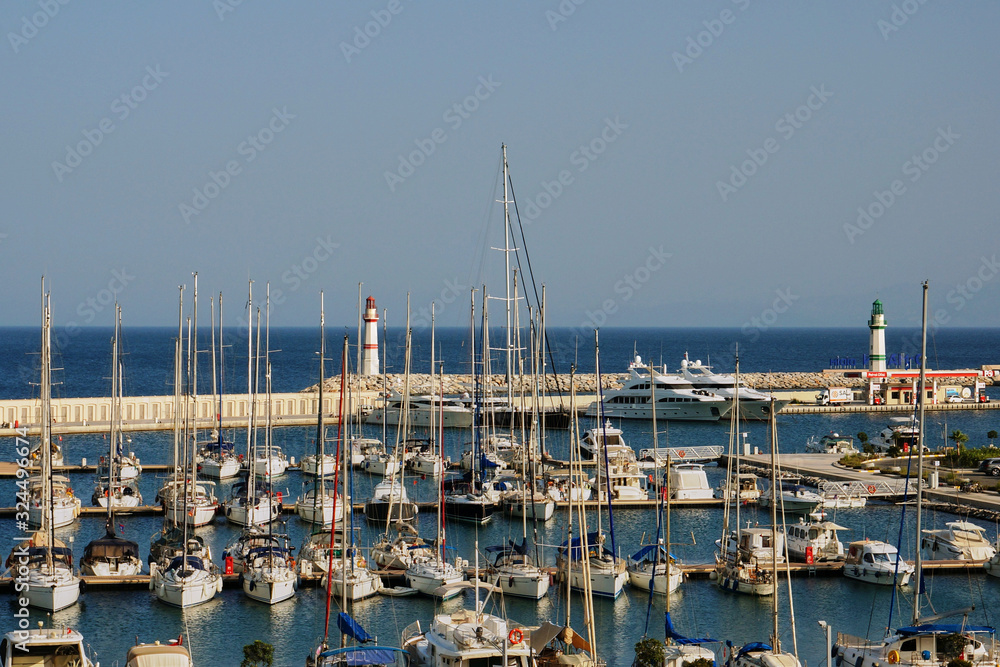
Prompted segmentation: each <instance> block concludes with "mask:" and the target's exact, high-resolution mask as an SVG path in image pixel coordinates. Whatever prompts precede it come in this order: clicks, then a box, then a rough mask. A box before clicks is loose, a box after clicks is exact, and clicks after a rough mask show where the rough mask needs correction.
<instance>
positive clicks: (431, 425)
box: [427, 301, 444, 473]
mask: <svg viewBox="0 0 1000 667" xmlns="http://www.w3.org/2000/svg"><path fill="white" fill-rule="evenodd" d="M430 383H431V389H430V392H429V393H430V397H431V401H430V414H429V415H428V420H427V421H428V427H427V430H428V435H429V436H430V440H431V454H434V452H435V443H434V396H435V394H434V302H433V301H431V375H430ZM439 407H440V408H442V410H443V409H444V405H440V406H439ZM441 472H442V473H443V472H444V471H443V470H442V471H441Z"/></svg>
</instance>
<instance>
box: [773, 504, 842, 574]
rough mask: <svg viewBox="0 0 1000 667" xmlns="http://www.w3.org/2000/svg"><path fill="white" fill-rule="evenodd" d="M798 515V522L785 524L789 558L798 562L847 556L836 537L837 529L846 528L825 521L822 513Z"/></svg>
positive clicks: (821, 560) (836, 559)
mask: <svg viewBox="0 0 1000 667" xmlns="http://www.w3.org/2000/svg"><path fill="white" fill-rule="evenodd" d="M809 519H810V520H809V521H808V522H807V521H806V520H805V517H799V522H798V523H789V524H787V525H786V526H785V541H786V542H787V544H788V558H789V560H793V561H798V562H800V563H808V564H810V565H811V564H813V563H820V562H826V561H842V560H844V558H846V557H847V554H846V552H845V551H844V543H843V542H841V541H840V539H839V538H838V537H837V531H838V530H848V529H847V528H845V527H844V526H838V525H837V524H835V523H833V522H832V521H827V520H826V519H825V515H824V514H822V513H818V512H817V513H813V514H810V515H809Z"/></svg>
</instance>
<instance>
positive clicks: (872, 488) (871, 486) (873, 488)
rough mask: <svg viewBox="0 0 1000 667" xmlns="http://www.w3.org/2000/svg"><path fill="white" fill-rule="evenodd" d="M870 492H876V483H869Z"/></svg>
mask: <svg viewBox="0 0 1000 667" xmlns="http://www.w3.org/2000/svg"><path fill="white" fill-rule="evenodd" d="M868 493H875V485H874V484H869V485H868Z"/></svg>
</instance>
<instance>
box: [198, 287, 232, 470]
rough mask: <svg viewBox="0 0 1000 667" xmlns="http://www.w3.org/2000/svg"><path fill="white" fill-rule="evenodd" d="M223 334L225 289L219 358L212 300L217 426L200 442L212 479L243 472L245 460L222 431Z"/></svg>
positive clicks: (201, 465)
mask: <svg viewBox="0 0 1000 667" xmlns="http://www.w3.org/2000/svg"><path fill="white" fill-rule="evenodd" d="M224 340H225V339H224V338H223V335H222V292H219V346H218V350H219V354H218V362H217V361H216V353H215V350H216V345H215V303H214V302H213V303H212V395H213V396H215V401H216V409H215V429H214V432H213V433H212V436H213V439H212V440H210V441H209V442H207V443H204V444H202V445H201V449H200V452H199V454H200V456H201V461H200V462H199V464H198V469H199V471H200V472H201V474H202V475H204V476H205V477H211V478H212V479H230V478H232V477H236V476H237V475H239V474H240V470H241V469H242V467H243V462H242V461H241V460H240V457H239V456H237V455H236V451H235V447H234V446H233V443H232V442H230V441H227V440H226V439H225V437H224V436H223V434H222V391H223V390H222V389H221V388H220V384H221V383H220V382H219V381H218V380H219V373H218V372H217V369H218V368H222V369H223V373H222V376H223V377H222V380H223V382H224V380H225V368H226V364H225V361H224V355H225V349H226V346H225V344H224Z"/></svg>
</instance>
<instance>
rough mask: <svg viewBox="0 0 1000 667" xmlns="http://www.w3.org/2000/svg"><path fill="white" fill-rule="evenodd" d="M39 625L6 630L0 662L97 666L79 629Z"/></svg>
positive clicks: (73, 666)
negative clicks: (84, 643)
mask: <svg viewBox="0 0 1000 667" xmlns="http://www.w3.org/2000/svg"><path fill="white" fill-rule="evenodd" d="M38 626H39V627H37V628H32V629H28V630H11V631H10V632H8V633H6V634H5V635H4V636H3V641H0V664H2V665H4V667H8V666H10V667H16V666H19V665H25V666H26V667H33V666H34V665H43V666H45V667H48V665H53V666H58V667H61V666H63V665H65V666H67V667H98V665H96V664H95V663H94V662H92V661H91V659H90V657H91V656H90V655H89V654H88V652H87V651H86V650H84V645H83V635H81V634H80V633H79V632H77V631H76V630H73V629H72V628H65V629H63V628H58V629H57V628H46V627H43V625H42V622H41V621H39V623H38ZM165 667H173V666H172V665H170V666H165Z"/></svg>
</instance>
